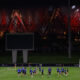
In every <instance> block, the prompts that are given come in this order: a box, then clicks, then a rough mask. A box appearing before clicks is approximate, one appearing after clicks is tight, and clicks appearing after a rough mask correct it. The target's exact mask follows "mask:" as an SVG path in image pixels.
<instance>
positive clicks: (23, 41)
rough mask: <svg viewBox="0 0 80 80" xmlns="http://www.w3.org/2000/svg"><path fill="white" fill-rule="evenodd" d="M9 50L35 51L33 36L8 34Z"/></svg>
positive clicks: (7, 45)
mask: <svg viewBox="0 0 80 80" xmlns="http://www.w3.org/2000/svg"><path fill="white" fill-rule="evenodd" d="M6 48H7V49H33V34H7V35H6Z"/></svg>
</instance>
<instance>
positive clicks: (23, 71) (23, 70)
mask: <svg viewBox="0 0 80 80" xmlns="http://www.w3.org/2000/svg"><path fill="white" fill-rule="evenodd" d="M24 73H25V69H24V67H23V68H22V74H23V75H24Z"/></svg>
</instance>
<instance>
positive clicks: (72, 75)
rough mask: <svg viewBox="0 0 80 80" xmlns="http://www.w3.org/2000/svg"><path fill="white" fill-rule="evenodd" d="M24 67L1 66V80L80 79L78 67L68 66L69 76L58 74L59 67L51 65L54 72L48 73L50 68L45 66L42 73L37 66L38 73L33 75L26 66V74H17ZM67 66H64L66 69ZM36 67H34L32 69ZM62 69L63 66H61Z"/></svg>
mask: <svg viewBox="0 0 80 80" xmlns="http://www.w3.org/2000/svg"><path fill="white" fill-rule="evenodd" d="M18 68H22V67H17V68H15V67H0V80H80V68H78V67H68V70H69V73H68V76H65V75H64V74H63V75H58V74H57V71H56V69H57V67H51V69H52V73H51V75H50V76H49V75H48V68H49V67H43V68H44V75H43V76H42V75H41V72H40V71H39V68H37V74H34V75H33V77H31V75H30V72H29V71H30V68H29V67H26V69H27V74H26V75H22V74H21V75H19V76H18V74H17V69H18ZM65 68H66V67H64V69H65ZM33 69H35V67H32V70H33ZM59 69H61V67H59Z"/></svg>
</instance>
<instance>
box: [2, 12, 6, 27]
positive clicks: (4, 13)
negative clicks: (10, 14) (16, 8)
mask: <svg viewBox="0 0 80 80" xmlns="http://www.w3.org/2000/svg"><path fill="white" fill-rule="evenodd" d="M6 16H7V15H6V12H5V11H2V13H1V26H6V23H7V21H6Z"/></svg>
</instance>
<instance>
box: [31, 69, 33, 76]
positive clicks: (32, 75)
mask: <svg viewBox="0 0 80 80" xmlns="http://www.w3.org/2000/svg"><path fill="white" fill-rule="evenodd" d="M30 75H31V77H33V71H32V69H30Z"/></svg>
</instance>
